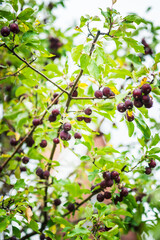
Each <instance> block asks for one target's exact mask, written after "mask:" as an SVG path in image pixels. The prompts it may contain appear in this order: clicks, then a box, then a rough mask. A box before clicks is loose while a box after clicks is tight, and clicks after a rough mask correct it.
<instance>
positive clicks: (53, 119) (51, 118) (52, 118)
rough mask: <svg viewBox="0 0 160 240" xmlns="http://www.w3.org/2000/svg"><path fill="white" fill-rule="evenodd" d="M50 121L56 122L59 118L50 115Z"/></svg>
mask: <svg viewBox="0 0 160 240" xmlns="http://www.w3.org/2000/svg"><path fill="white" fill-rule="evenodd" d="M48 120H49V121H50V122H55V121H56V120H57V118H56V116H54V115H52V114H51V115H49V118H48Z"/></svg>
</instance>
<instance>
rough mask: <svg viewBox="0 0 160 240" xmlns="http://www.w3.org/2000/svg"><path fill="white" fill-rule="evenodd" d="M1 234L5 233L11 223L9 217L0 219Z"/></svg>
mask: <svg viewBox="0 0 160 240" xmlns="http://www.w3.org/2000/svg"><path fill="white" fill-rule="evenodd" d="M0 223H1V224H0V232H3V231H4V230H5V229H6V228H7V226H8V225H9V223H10V221H9V219H8V217H5V218H3V219H0Z"/></svg>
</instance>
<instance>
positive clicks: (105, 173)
mask: <svg viewBox="0 0 160 240" xmlns="http://www.w3.org/2000/svg"><path fill="white" fill-rule="evenodd" d="M103 178H104V179H105V180H110V179H111V173H110V172H109V171H106V172H104V173H103Z"/></svg>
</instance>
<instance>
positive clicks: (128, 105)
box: [117, 83, 153, 122]
mask: <svg viewBox="0 0 160 240" xmlns="http://www.w3.org/2000/svg"><path fill="white" fill-rule="evenodd" d="M151 90H152V88H151V86H150V84H148V83H145V84H143V85H142V86H141V88H136V89H134V91H133V101H132V100H130V99H127V100H125V102H123V103H119V104H118V105H117V110H118V111H119V112H121V113H123V112H125V111H126V110H127V112H126V119H127V120H128V121H129V122H131V121H133V120H134V114H133V112H132V108H133V106H135V107H136V108H141V107H142V106H144V107H145V108H151V107H152V106H153V100H152V97H150V96H149V93H150V92H151Z"/></svg>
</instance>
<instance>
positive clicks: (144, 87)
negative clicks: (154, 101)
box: [141, 83, 152, 95]
mask: <svg viewBox="0 0 160 240" xmlns="http://www.w3.org/2000/svg"><path fill="white" fill-rule="evenodd" d="M151 90H152V88H151V86H150V84H148V83H145V84H143V85H142V87H141V91H142V92H143V93H144V95H147V94H149V93H150V92H151Z"/></svg>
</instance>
